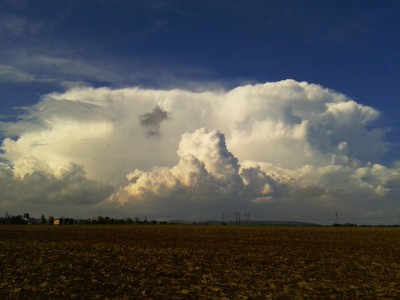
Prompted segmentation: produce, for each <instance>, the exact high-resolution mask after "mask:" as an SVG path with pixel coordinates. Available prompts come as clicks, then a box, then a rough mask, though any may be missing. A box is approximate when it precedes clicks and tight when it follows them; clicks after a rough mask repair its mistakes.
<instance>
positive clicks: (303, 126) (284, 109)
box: [0, 80, 400, 217]
mask: <svg viewBox="0 0 400 300" xmlns="http://www.w3.org/2000/svg"><path fill="white" fill-rule="evenodd" d="M170 116H173V118H172V117H170ZM377 118H379V112H378V111H376V110H375V109H374V108H372V107H368V106H365V105H362V104H360V103H357V102H355V101H354V100H352V99H349V98H348V97H346V96H345V95H343V94H340V93H337V92H334V91H332V90H329V89H326V88H323V87H321V86H319V85H316V84H309V83H306V82H297V81H294V80H284V81H280V82H273V83H265V84H255V85H245V86H239V87H237V88H235V89H232V90H229V91H221V90H219V91H212V90H211V91H203V92H191V91H185V90H178V89H176V90H151V89H140V88H124V89H110V88H96V89H95V88H90V87H81V88H79V87H76V88H71V89H69V90H67V91H65V92H63V93H53V94H48V95H45V96H44V97H43V99H42V100H41V101H40V102H39V103H37V104H36V105H34V106H33V107H31V108H28V110H27V111H26V114H25V115H24V116H21V119H20V120H19V121H17V122H10V123H7V124H2V125H1V127H2V128H1V129H2V132H3V134H4V135H5V136H6V138H4V139H3V141H2V145H1V150H2V154H1V159H2V161H3V162H5V163H6V167H3V169H4V172H5V174H8V175H7V176H8V177H7V176H6V177H7V178H9V179H8V182H9V180H11V179H12V180H13V181H15V182H21V181H23V180H24V179H25V178H29V177H30V176H36V175H37V174H47V175H46V176H50V177H51V176H52V177H51V178H56V179H57V180H59V181H60V182H64V181H65V176H64V175H63V174H65V167H66V166H68V165H70V164H71V163H72V164H73V165H77V166H81V168H82V170H84V171H85V175H82V176H81V177H80V178H81V179H80V180H81V182H82V184H83V185H82V186H80V187H79V185H75V186H77V187H79V188H83V186H85V187H88V188H89V189H90V186H92V188H94V187H95V186H96V185H97V184H99V185H100V186H103V185H104V186H113V187H114V192H112V191H111V190H110V189H103V191H108V192H107V193H106V192H103V193H100V194H101V195H100V194H97V196H96V197H97V199H98V200H96V201H95V202H96V203H97V204H96V205H98V203H101V205H102V207H103V208H102V209H110V211H111V210H112V211H114V212H118V211H119V212H120V213H121V212H122V211H123V212H125V211H126V209H127V208H128V207H131V209H132V211H135V212H141V213H147V214H151V213H152V212H154V213H156V214H157V215H167V214H168V215H171V216H172V215H174V216H175V215H180V214H185V215H188V214H191V215H193V216H207V215H209V214H210V212H212V213H214V212H220V211H228V210H232V211H233V210H237V209H247V210H252V211H260V210H261V208H262V207H264V208H266V207H268V212H269V213H271V214H272V213H275V214H278V215H285V216H294V215H301V216H307V217H312V216H315V215H318V216H321V215H324V214H325V215H328V214H332V211H335V210H340V211H346V212H348V214H354V215H371V214H385V213H388V212H390V211H391V210H393V208H396V207H398V202H397V201H398V200H396V199H398V195H399V186H400V184H399V183H400V178H399V175H398V174H399V166H398V164H393V166H385V165H384V164H383V163H382V162H381V158H382V157H383V155H384V154H385V152H386V151H387V149H388V147H389V145H388V144H387V143H386V142H385V139H384V133H385V129H384V128H379V127H376V126H374V122H375V120H377ZM165 120H168V122H164V121H165ZM143 130H145V133H146V134H143ZM161 133H162V134H161ZM149 134H150V135H152V134H156V135H157V136H158V138H156V139H149V138H148V136H149ZM6 168H7V169H6ZM5 170H6V171H5ZM127 174H128V175H127ZM63 176H64V177H63ZM2 178H5V177H2ZM10 178H11V179H10ZM2 180H5V179H2ZM42 180H44V181H49V180H48V178H47V179H46V177H45V176H44V177H43V178H42ZM127 180H128V181H127ZM50 181H51V180H50ZM63 191H64V192H63V193H64V196H65V197H64V198H59V199H64V200H63V201H65V203H68V201H69V200H68V190H65V189H64V190H63ZM0 195H1V198H2V199H5V198H7V203H8V205H11V204H10V203H13V200H12V199H25V198H23V197H22V196H21V195H19V194H18V192H17V191H14V192H13V195H12V196H10V195H8V196H7V197H6V196H5V194H4V192H3V194H0ZM396 197H397V198H396ZM10 199H11V200H10ZM54 199H55V198H54ZM71 199H74V197H72V196H71ZM1 201H2V200H1V199H0V203H1ZM4 201H5V200H4ZM4 201H3V203H5V202H4ZM21 201H22V200H21ZM23 201H28V199H25V200H23ZM29 201H31V200H29ZM70 202H71V203H74V201H72V200H71V201H70ZM96 207H99V206H96ZM121 207H122V208H121ZM377 208H379V211H378V210H377ZM93 209H94V208H93ZM188 212H190V213H188Z"/></svg>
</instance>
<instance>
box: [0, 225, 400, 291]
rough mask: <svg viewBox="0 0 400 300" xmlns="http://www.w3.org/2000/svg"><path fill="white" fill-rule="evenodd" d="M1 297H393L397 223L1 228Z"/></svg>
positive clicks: (397, 284)
mask: <svg viewBox="0 0 400 300" xmlns="http://www.w3.org/2000/svg"><path fill="white" fill-rule="evenodd" d="M0 299H400V228H312V227H240V226H186V225H113V226H101V225H92V226H90V225H89V226H76V225H75V226H46V225H37V226H5V225H4V226H0Z"/></svg>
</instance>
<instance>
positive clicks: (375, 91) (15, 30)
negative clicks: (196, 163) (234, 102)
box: [0, 0, 400, 215]
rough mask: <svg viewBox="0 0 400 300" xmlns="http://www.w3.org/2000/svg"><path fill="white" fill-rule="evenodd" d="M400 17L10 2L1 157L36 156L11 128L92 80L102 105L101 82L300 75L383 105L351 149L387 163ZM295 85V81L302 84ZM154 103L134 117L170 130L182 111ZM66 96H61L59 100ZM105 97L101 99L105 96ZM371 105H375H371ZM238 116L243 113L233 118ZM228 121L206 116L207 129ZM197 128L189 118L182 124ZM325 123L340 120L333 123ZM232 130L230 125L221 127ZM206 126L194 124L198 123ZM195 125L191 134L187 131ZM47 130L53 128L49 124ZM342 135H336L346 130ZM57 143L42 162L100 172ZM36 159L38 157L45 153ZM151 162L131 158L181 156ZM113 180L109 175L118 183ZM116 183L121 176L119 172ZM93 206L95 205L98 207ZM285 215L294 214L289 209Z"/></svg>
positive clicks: (209, 87)
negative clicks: (64, 151) (147, 118)
mask: <svg viewBox="0 0 400 300" xmlns="http://www.w3.org/2000/svg"><path fill="white" fill-rule="evenodd" d="M399 16H400V2H398V1H368V0H364V1H324V0H323V1H123V0H116V1H85V0H80V1H52V0H48V1H45V0H40V1H28V0H26V1H25V0H4V1H1V3H0V122H1V123H0V124H1V137H2V140H3V142H2V143H3V146H2V148H1V151H2V153H3V155H2V156H3V157H2V158H1V161H3V162H4V163H5V164H6V165H8V166H9V167H10V168H11V169H13V170H14V173H15V172H16V171H15V170H16V169H17V168H16V166H17V165H19V163H18V161H19V159H22V157H23V158H24V159H25V158H26V157H27V154H26V153H25V154H21V153H22V152H21V151H22V150H18V151H17V150H15V149H16V148H12V149H13V150H12V149H11V148H8V147H9V146H7V145H8V144H7V145H6V143H5V141H6V140H7V138H10V139H11V140H12V141H16V145H17V144H18V142H19V143H22V141H23V137H24V136H26V135H27V134H31V133H32V132H34V130H36V129H37V126H39V125H38V124H42V125H43V124H49V121H48V120H49V119H48V118H50V117H49V115H46V116H44V115H40V112H41V111H42V112H43V111H46V113H48V111H50V110H46V109H47V108H48V107H47V106H46V105H49V103H50V100H49V99H50V98H51V97H50V98H49V96H48V95H50V94H52V93H53V94H54V93H58V95H61V96H62V97H64V98H65V97H69V96H71V97H75V96H72V91H74V89H77V88H81V89H85V88H86V90H85V91H86V92H87V93H86V94H85V93H84V92H83V90H82V92H81V93H80V95H81V97H86V98H87V99H91V100H90V101H89V100H88V103H86V105H94V103H95V102H96V101H98V98H96V99H97V100H96V101H95V100H93V99H94V98H93V99H92V98H91V97H95V96H94V94H96V93H98V90H97V89H101V88H105V89H107V90H110V91H115V92H117V91H122V90H123V89H133V88H135V87H141V88H142V89H144V90H148V91H149V93H150V91H152V92H151V93H153V92H154V91H155V90H158V91H164V92H167V91H171V90H173V89H180V90H184V91H190V92H192V93H195V94H196V93H200V92H212V93H218V92H221V93H222V92H226V93H227V94H229V91H230V90H232V89H235V88H238V87H244V86H246V85H250V86H256V85H257V84H264V83H267V82H271V83H274V82H275V83H276V82H280V81H282V80H286V79H293V80H295V81H296V83H292V85H296V84H298V83H300V82H307V83H309V84H316V85H319V86H321V89H322V88H327V89H330V90H332V91H331V92H332V93H334V92H333V91H335V92H337V93H341V94H343V95H345V96H346V97H347V98H346V100H345V102H348V101H354V102H355V103H357V104H359V105H361V106H363V107H364V108H372V109H374V113H375V112H376V113H377V115H376V116H375V115H374V117H373V118H372V117H371V118H372V119H371V120H370V119H368V122H367V121H365V120H364V119H360V123H357V124H358V125H351V126H353V127H351V128H353V129H351V130H350V129H349V130H348V131H349V132H351V134H350V133H349V134H348V138H349V139H350V136H351V138H353V137H355V136H357V135H359V134H361V132H358V131H357V130H356V129H354V128H359V127H357V126H361V127H362V126H364V125H365V128H366V130H367V131H365V132H364V131H363V132H364V133H363V134H367V135H371V136H374V138H376V140H374V139H372V137H371V138H370V139H369V140H366V141H370V142H371V141H377V142H376V143H375V144H374V145H371V143H372V144H373V142H371V143H370V144H367V145H362V146H361V145H358V146H357V147H356V146H354V147H353V148H351V147H350V146H349V149H350V148H351V149H350V150H349V153H353V154H352V157H353V158H354V159H357V160H360V161H362V162H363V163H365V164H367V163H379V164H382V165H384V166H385V167H388V168H395V167H394V166H395V165H396V163H397V161H398V160H399V157H398V153H399V150H400V146H399V143H400V121H399V118H398V116H399V113H400V105H399V101H398V95H399V94H400V59H399V53H400V39H399V36H400V26H399V25H400V24H399V21H398V19H399ZM292 85H291V86H290V88H294V87H293V86H292ZM89 88H92V89H94V92H93V94H91V93H89V90H88V89H89ZM294 91H296V89H294ZM154 93H156V92H154ZM252 93H253V92H252ZM268 93H269V92H268ZM321 93H322V92H321ZM74 95H75V94H74ZM96 95H97V94H96ZM268 95H269V94H268ZM268 95H267V96H266V97H268ZM61 96H60V97H61ZM96 97H100V96H96ZM109 97H113V96H109ZM154 97H156V96H154ZM166 97H167V96H166ZM168 97H172V98H173V96H168ZM168 97H167V98H168ZM182 97H183V96H182ZM193 97H195V96H190V97H189V98H193ZM288 97H289V96H288ZM299 97H300V96H299ZM335 97H336V96H335ZM157 99H158V98H157ZM174 99H175V98H174ZM318 99H319V98H318ZM67 100H68V99H67ZM80 101H83V102H84V101H86V99H83V98H82V99H80ZM99 101H100V100H99ZM102 101H103V100H102ZM115 101H118V100H115ZM152 101H153V102H151V103H152V105H153V104H154V107H147V106H144V107H143V108H142V109H143V111H140V110H138V109H137V108H132V109H133V112H135V113H136V115H135V117H132V118H134V119H137V118H138V117H137V114H139V115H140V116H142V117H143V116H150V122H153V121H154V122H155V123H154V124H153V125H152V126H155V127H152V128H150V129H151V130H155V131H154V132H156V135H158V139H159V140H160V139H161V140H162V137H163V135H162V128H163V127H162V126H163V124H170V123H172V121H171V122H170V123H168V122H169V121H168V120H176V119H174V112H172V111H169V110H168V105H167V104H165V103H164V104H163V103H161V102H157V101H158V100H152ZM154 101H155V102H154ZM171 101H172V100H171ZM174 101H178V100H174ZM187 101H191V100H190V99H188V100H187ZM277 101H278V100H277ZM318 101H319V100H318ZM324 101H325V100H324ZM335 101H336V100H335ZM337 101H339V100H337ZM328 102H329V101H328ZM328 102H326V103H328ZM68 103H69V102H68ZM102 103H103V102H102ZM324 103H325V102H324ZM51 105H53V104H51ZM57 105H61V104H60V103H59V102H57ZM63 105H64V104H63ZM76 105H77V104H76ZM96 105H100V104H98V103H97V102H96ZM163 105H164V106H163ZM328 106H329V105H327V107H328ZM361 106H360V107H361ZM54 107H55V106H54V105H53V106H51V109H52V110H51V112H53V113H54V111H57V113H54V115H52V117H55V116H58V117H59V116H62V112H63V110H64V111H65V112H66V113H65V114H67V115H68V113H67V112H69V113H70V118H69V119H74V118H75V120H77V119H79V118H80V117H79V116H77V115H75V113H76V112H77V111H83V110H85V112H86V109H87V110H88V111H87V114H88V115H95V114H96V113H94V112H93V110H92V109H89V108H88V107H87V106H85V108H82V107H79V108H77V107H75V106H74V108H72V107H70V106H68V105H66V106H57V109H56V108H54ZM229 107H230V106H229ZM103 108H104V107H103ZM40 109H42V110H40ZM112 109H113V108H112V107H111V106H110V108H109V110H108V111H107V112H104V114H110V115H108V117H109V118H111V119H112V118H114V119H115V118H117V117H118V116H111V113H110V111H111V110H112ZM152 109H153V110H152ZM157 109H158V110H157ZM204 109H205V108H204ZM227 109H228V108H227ZM260 109H261V108H260ZM357 109H359V108H357ZM357 109H356V110H357ZM353 111H354V109H353ZM360 111H365V109H364V110H362V109H361V108H360ZM378 112H379V114H378ZM374 113H372V112H371V113H370V114H369V116H372V115H373V114H374ZM49 114H50V113H49ZM146 114H147V115H146ZM168 114H169V116H170V118H161V119H160V118H159V119H157V116H158V117H159V116H167V115H168ZM266 114H268V112H267V113H266ZM175 115H176V114H175ZM312 116H313V114H311V115H310V117H307V118H308V119H307V120H305V119H302V118H303V117H304V116H300V117H299V118H300V119H302V120H303V121H310V122H312V120H311V119H309V118H312ZM295 117H298V116H295ZM60 118H61V117H60ZM98 118H100V117H98V116H97V117H96V120H98ZM188 118H191V117H190V116H188ZM238 118H239V119H240V120H241V121H240V122H242V121H243V120H244V117H243V118H242V117H241V116H240V117H238ZM249 118H250V117H249ZM268 118H270V117H268ZM271 118H272V117H271ZM368 118H369V117H368ZM114 119H113V120H114ZM239 119H238V120H239ZM250 119H251V118H250ZM79 120H80V119H79ZM263 120H267V117H265V119H263ZM278 121H279V122H281V121H282V120H278ZM278 121H277V122H278ZM46 122H47V123H46ZM238 122H239V121H237V120H236V121H235V122H233V123H232V124H234V125H233V126H236V125H237V124H238ZM243 122H244V121H243ZM299 122H300V121H299ZM338 122H339V121H338ZM349 122H350V121H349ZM217 123H218V122H217V121H215V122H214V121H213V122H211V123H205V124H200V123H199V127H204V126H206V127H211V126H212V125H215V124H217ZM339 123H340V122H339ZM367 123H368V124H367ZM235 124H236V125H235ZM335 124H336V123H335ZM349 124H350V123H349ZM360 124H362V125H360ZM139 126H140V124H139ZM185 126H186V125H184V124H181V127H182V128H184V127H185ZM252 126H253V127H252V128H254V126H255V125H254V124H253V125H252ZM304 126H305V125H304ZM321 126H322V125H321ZM323 126H325V127H326V128H328V127H330V126H331V125H329V126H328V125H327V124H326V123H324V124H323ZM332 126H333V125H332ZM332 126H331V127H332ZM349 126H350V125H349ZM188 127H190V126H188ZM325 127H324V128H325ZM333 127H334V126H333ZM361 127H360V128H361ZM54 128H55V127H54ZM56 128H60V127H56ZM185 128H186V127H185ZM222 128H223V126H222V125H221V126H215V128H209V129H210V130H222ZM310 128H312V129H313V130H314V129H315V128H316V127H315V126H314V127H313V126H311V127H309V130H310V131H308V134H309V135H310V132H314V131H311V129H310ZM346 128H347V127H346ZM349 128H350V127H349ZM374 128H377V130H376V131H374V130H373V129H374ZM150 129H149V130H150ZM195 129H197V128H192V132H194V130H195ZM378 129H379V130H378ZM54 130H55V129H54ZM158 130H160V131H158ZM227 130H228V129H227ZM318 130H320V129H318ZM318 130H317V131H318ZM363 130H364V129H363ZM353 131H354V132H353ZM378 131H379V133H377V132H378ZM184 132H185V131H183V132H179V136H180V135H181V134H182V133H184ZM318 132H319V131H318ZM372 132H374V133H372ZM223 133H224V134H225V135H226V140H227V146H228V148H229V149H228V150H231V148H230V145H233V146H232V147H233V148H235V145H236V144H235V135H234V133H233V131H232V132H223ZM177 134H178V133H177ZM207 134H211V133H207ZM39 135H41V136H43V132H42V133H41V134H38V136H39ZM211 135H212V134H211ZM36 139H37V138H36ZM322 139H323V138H322V137H321V139H320V140H318V141H317V139H316V138H315V139H314V140H313V141H312V142H311V140H312V138H310V139H309V140H308V144H307V145H309V146H310V145H311V146H310V147H313V146H315V145H318V147H319V148H318V149H319V151H322V150H321V149H322V145H324V146H323V147H325V148H324V149H325V150H326V149H327V147H328V146H326V142H323V141H322ZM172 140H173V139H172ZM332 140H335V142H336V137H335V138H332ZM355 140H356V139H354V140H353V141H355ZM174 141H175V142H174V143H173V142H171V143H172V144H171V153H172V154H171V155H170V156H168V155H167V156H168V157H173V156H174V155H175V152H176V149H178V144H179V138H177V139H175V140H174ZM59 142H60V141H59ZM152 142H154V141H152ZM341 142H345V143H347V144H348V145H351V144H352V143H353V144H355V142H351V141H350V140H343V141H342V140H340V139H339V138H337V143H338V145H339V144H340V143H341ZM360 142H362V140H360ZM364 142H365V141H364ZM35 143H36V142H35ZM37 143H39V142H37ZM60 143H63V142H62V141H61V142H60ZM43 144H44V142H43ZM342 145H344V144H342ZM376 145H379V147H378V146H376ZM381 146H382V147H381ZM10 147H11V146H10ZM15 147H17V146H15ZM149 147H150V146H149ZM315 147H317V146H315ZM338 147H339V146H338ZM340 147H342V146H340ZM343 147H344V146H343ZM362 147H366V148H374V149H375V148H376V149H378V148H379V149H381V148H382V149H383V148H385V149H384V150H382V151H381V150H379V151H381V152H380V155H378V156H379V158H378V156H377V155H376V153H377V152H379V151H378V150H376V151H375V150H373V151H372V150H371V153H368V154H366V153H364V152H365V151H364V152H362V149H361V148H362ZM380 147H381V148H380ZM122 148H123V147H122ZM328 148H329V147H328ZM21 149H22V148H21ZM172 149H173V150H172ZM354 149H356V150H354ZM234 150H237V153H241V154H236V153H235V152H234V151H232V153H233V155H238V156H239V160H240V161H241V162H242V161H243V160H248V161H250V160H254V158H255V157H256V156H255V157H250V156H249V157H247V156H246V155H247V154H246V153H245V152H244V151H241V150H240V147H239V146H237V149H234ZM325 150H323V151H325ZM13 151H14V152H13ZM54 151H55V152H54V153H53V154H52V155H51V156H49V157H47V158H44V157H42V158H40V161H41V162H42V161H45V162H46V163H49V164H50V165H52V166H53V167H52V168H53V169H54V168H55V167H54V166H55V165H56V164H55V163H54V164H52V159H54V157H55V156H57V157H58V158H57V159H60V158H59V157H61V156H62V157H63V162H68V163H77V164H78V165H80V166H82V168H83V170H85V172H88V178H87V180H89V179H90V180H91V179H93V178H94V177H95V176H94V177H93V176H91V174H90V170H89V171H88V169H90V167H88V166H87V165H86V164H85V161H84V160H82V159H80V157H82V155H78V154H77V156H76V157H75V156H74V157H73V156H71V155H69V156H68V155H65V154H60V152H57V151H56V150H54ZM326 151H328V150H326ZM335 151H336V150H335ZM357 151H359V152H357ZM374 151H375V152H374ZM328 152H329V151H328ZM328 152H327V153H328ZM372 152H373V153H372ZM329 153H331V152H329ZM354 153H357V154H354ZM49 155H50V154H49ZM108 155H110V154H108ZM335 155H336V154H335ZM32 157H33V158H34V159H35V166H37V164H36V160H37V159H38V157H35V156H34V155H33V156H32ZM67 157H68V159H67ZM257 157H258V156H257ZM155 160H156V159H155ZM176 160H177V159H176V158H175V161H176ZM144 161H145V159H139V158H138V159H137V160H135V163H133V162H132V165H131V166H130V168H131V169H132V170H134V169H135V168H139V169H140V168H142V169H144V170H145V171H149V170H150V169H151V168H152V167H156V166H159V165H158V163H160V164H163V166H164V165H165V166H167V167H171V166H173V165H174V163H173V162H174V159H173V158H171V159H170V160H168V159H165V160H164V161H163V160H162V159H159V160H158V161H155V162H154V165H151V164H146V163H144ZM57 162H59V161H57ZM262 162H265V163H267V162H273V163H275V164H276V165H279V166H280V167H282V166H283V167H285V168H287V169H293V168H295V167H296V168H298V167H299V166H300V163H298V164H296V165H291V166H287V165H285V164H284V163H279V162H278V159H277V158H276V155H275V154H271V156H270V157H265V158H263V160H262ZM119 163H120V164H124V162H122V161H120V162H119ZM307 164H309V162H307ZM304 165H306V164H305V163H304ZM321 166H322V163H321ZM35 170H36V169H35ZM107 170H110V168H107ZM393 170H394V169H393ZM36 171H37V170H36ZM41 171H43V170H41ZM32 172H34V171H31V172H30V173H29V172H28V173H29V174H32ZM110 172H111V171H110ZM393 172H395V171H393ZM22 173H23V172H22ZM22 173H21V174H22ZM111 173H113V172H111ZM111 173H110V174H111ZM114 173H115V172H114ZM14 176H16V175H15V174H14ZM121 176H122V174H121ZM85 178H86V177H85ZM107 178H108V177H107V176H104V177H102V178H101V179H102V180H103V181H107V180H108V179H107ZM95 179H96V180H97V179H99V178H95ZM85 180H86V179H85ZM99 180H100V179H99ZM118 184H120V183H118ZM112 185H113V186H114V188H115V187H116V186H118V185H117V183H115V182H114V183H112ZM106 190H107V189H106ZM128 194H129V193H128ZM7 201H8V200H7ZM396 205H397V204H396ZM10 207H11V206H10ZM32 207H36V206H32ZM396 207H397V206H396ZM96 209H99V208H96ZM88 211H91V212H92V211H95V209H93V210H90V209H89V208H88ZM160 211H161V209H160ZM54 213H57V211H54ZM88 213H89V212H88ZM279 213H281V214H283V215H284V213H283V211H278V212H277V214H278V215H279ZM355 214H361V213H355Z"/></svg>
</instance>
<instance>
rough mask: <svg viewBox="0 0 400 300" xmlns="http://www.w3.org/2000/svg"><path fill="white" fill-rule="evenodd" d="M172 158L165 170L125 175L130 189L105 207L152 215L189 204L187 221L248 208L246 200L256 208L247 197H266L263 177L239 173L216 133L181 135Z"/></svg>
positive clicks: (258, 172)
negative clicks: (212, 212) (204, 214)
mask: <svg viewBox="0 0 400 300" xmlns="http://www.w3.org/2000/svg"><path fill="white" fill-rule="evenodd" d="M177 154H178V157H179V161H178V163H177V164H176V165H175V166H173V167H171V168H155V169H153V170H152V171H149V172H143V171H141V170H138V169H136V170H135V171H134V172H133V173H130V174H128V176H127V179H128V180H129V182H130V183H129V184H128V185H127V186H125V187H122V188H120V189H119V190H118V191H117V192H116V193H114V194H113V195H112V196H111V197H110V199H109V201H110V202H111V203H117V204H119V205H125V204H130V205H132V206H133V207H134V208H135V209H136V210H143V211H151V210H153V213H154V210H161V211H162V210H164V209H165V208H166V207H179V206H183V207H186V206H187V205H188V204H189V205H190V206H191V207H192V209H194V210H195V211H191V212H186V214H191V215H192V216H193V215H197V214H199V210H200V211H201V212H204V210H215V209H218V210H217V211H219V210H220V209H222V208H225V209H227V210H231V211H232V210H234V208H235V207H236V209H239V208H240V207H243V205H244V204H245V203H246V202H248V203H249V204H251V202H249V201H251V200H254V201H255V202H256V199H252V197H253V196H256V197H258V198H259V197H267V196H272V193H273V190H272V188H271V187H270V186H269V180H270V179H269V177H268V176H266V174H265V173H264V172H262V171H261V170H260V168H249V169H245V170H240V166H239V163H238V160H237V159H236V157H234V155H233V154H232V153H230V152H229V151H228V149H227V147H226V144H225V137H224V135H223V134H222V133H221V132H219V131H215V130H208V129H205V128H200V129H198V130H196V131H195V132H193V133H185V134H183V135H182V139H181V141H180V143H179V149H178V151H177ZM242 173H243V174H242ZM163 202H164V203H163ZM161 211H156V212H157V213H161ZM168 213H169V212H164V214H168Z"/></svg>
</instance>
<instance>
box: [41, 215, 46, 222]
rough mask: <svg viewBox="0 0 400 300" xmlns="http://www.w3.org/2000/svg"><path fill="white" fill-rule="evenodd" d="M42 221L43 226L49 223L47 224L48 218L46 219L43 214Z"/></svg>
mask: <svg viewBox="0 0 400 300" xmlns="http://www.w3.org/2000/svg"><path fill="white" fill-rule="evenodd" d="M41 220H42V222H41V223H42V224H46V223H47V222H46V218H45V217H44V215H43V214H42V217H41Z"/></svg>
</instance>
